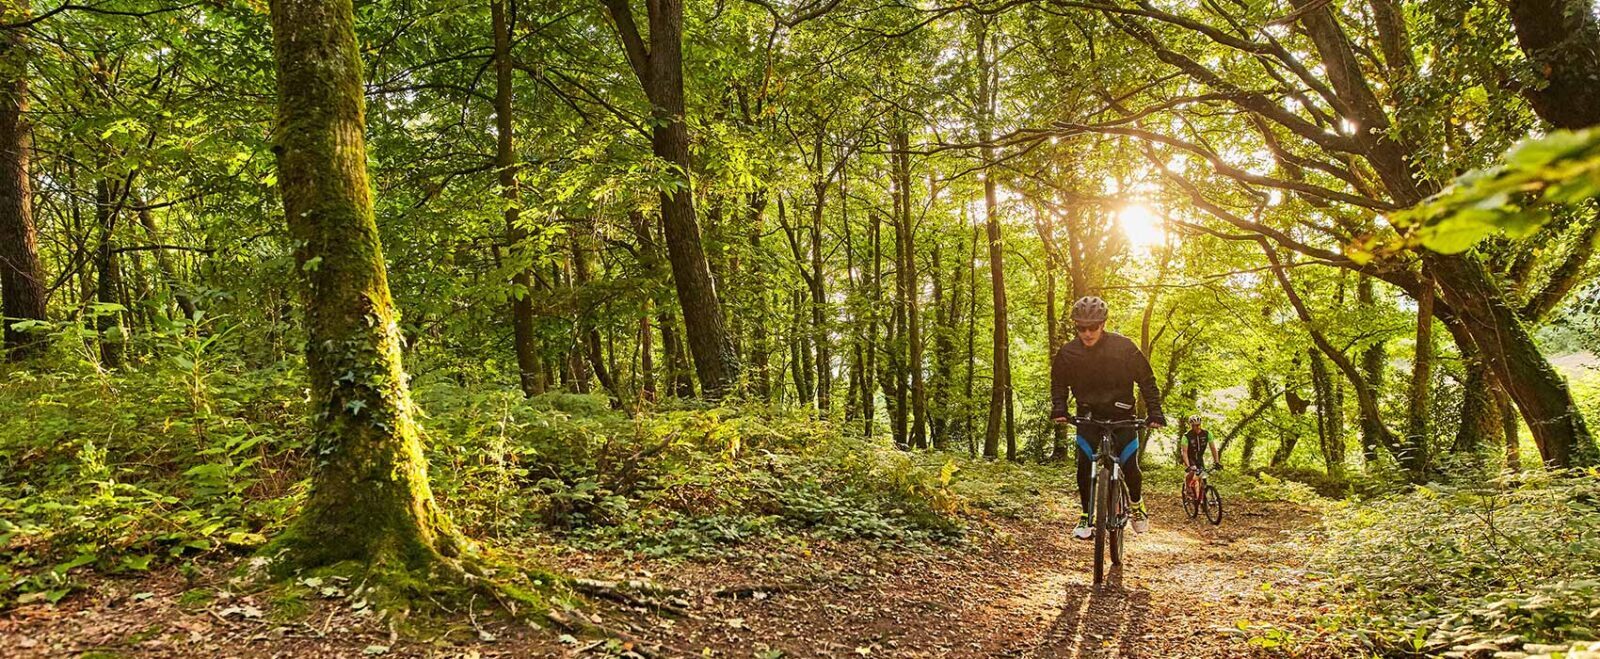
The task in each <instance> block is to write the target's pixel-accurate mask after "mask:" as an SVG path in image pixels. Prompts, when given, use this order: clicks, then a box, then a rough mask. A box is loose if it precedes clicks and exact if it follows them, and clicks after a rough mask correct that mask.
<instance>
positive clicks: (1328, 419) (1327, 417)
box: [1306, 348, 1344, 476]
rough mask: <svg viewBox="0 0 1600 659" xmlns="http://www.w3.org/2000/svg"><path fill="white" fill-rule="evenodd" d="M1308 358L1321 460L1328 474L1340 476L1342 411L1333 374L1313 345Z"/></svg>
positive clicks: (1342, 435)
mask: <svg viewBox="0 0 1600 659" xmlns="http://www.w3.org/2000/svg"><path fill="white" fill-rule="evenodd" d="M1306 354H1307V356H1308V357H1309V358H1310V361H1311V382H1312V385H1313V386H1314V387H1315V389H1316V394H1317V435H1318V438H1319V439H1320V441H1321V448H1322V462H1323V465H1324V466H1325V468H1326V469H1327V471H1328V475H1330V476H1343V475H1344V434H1343V430H1344V429H1343V428H1342V426H1343V424H1342V423H1340V418H1341V417H1342V416H1343V415H1344V410H1343V409H1342V406H1341V405H1340V402H1339V399H1338V396H1337V395H1336V394H1335V392H1334V386H1333V377H1332V376H1331V375H1330V374H1329V373H1328V365H1327V362H1325V361H1323V358H1322V353H1321V352H1320V351H1318V350H1317V349H1315V348H1313V349H1311V350H1307V351H1306Z"/></svg>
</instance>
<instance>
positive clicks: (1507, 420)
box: [1494, 390, 1522, 471]
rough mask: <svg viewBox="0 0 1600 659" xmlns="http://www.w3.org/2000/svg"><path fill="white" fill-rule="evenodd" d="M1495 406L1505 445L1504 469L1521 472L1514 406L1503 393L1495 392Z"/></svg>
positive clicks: (1519, 442)
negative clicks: (1498, 414)
mask: <svg viewBox="0 0 1600 659" xmlns="http://www.w3.org/2000/svg"><path fill="white" fill-rule="evenodd" d="M1494 402H1495V406H1496V407H1498V408H1499V410H1500V423H1501V434H1502V435H1503V436H1504V437H1505V443H1506V469H1509V470H1511V471H1522V436H1521V434H1522V433H1521V429H1520V428H1518V427H1517V412H1516V405H1515V404H1513V403H1512V402H1511V397H1510V396H1508V395H1506V393H1505V392H1504V391H1500V390H1496V391H1495V397H1494Z"/></svg>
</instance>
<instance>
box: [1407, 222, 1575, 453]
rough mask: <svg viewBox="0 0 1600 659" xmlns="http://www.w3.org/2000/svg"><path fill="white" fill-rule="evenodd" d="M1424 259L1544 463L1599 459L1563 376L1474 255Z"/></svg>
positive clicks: (1432, 255)
mask: <svg viewBox="0 0 1600 659" xmlns="http://www.w3.org/2000/svg"><path fill="white" fill-rule="evenodd" d="M1424 262H1425V263H1426V264H1427V266H1428V268H1429V270H1430V271H1431V272H1433V273H1434V275H1435V277H1436V278H1437V281H1438V282H1439V291H1440V294H1441V297H1442V298H1443V300H1444V301H1445V302H1447V303H1449V304H1450V306H1451V307H1453V308H1454V309H1455V311H1456V312H1457V313H1459V314H1460V316H1461V320H1462V324H1463V328H1464V330H1465V333H1466V334H1468V335H1469V336H1470V337H1471V340H1472V341H1473V342H1474V343H1476V345H1477V348H1478V352H1479V354H1480V355H1481V356H1482V358H1483V359H1484V361H1485V362H1486V363H1487V364H1488V365H1489V368H1490V370H1491V371H1492V372H1493V373H1494V376H1495V379H1496V380H1498V381H1499V382H1500V383H1501V384H1503V385H1505V387H1506V393H1508V394H1510V396H1511V400H1512V401H1513V402H1515V403H1516V406H1517V409H1518V410H1520V411H1521V412H1522V418H1523V419H1525V420H1527V422H1528V427H1529V428H1531V429H1532V431H1533V439H1534V442H1535V443H1536V444H1537V445H1538V446H1539V452H1540V454H1541V457H1543V458H1544V462H1545V464H1546V465H1549V466H1551V467H1574V466H1589V465H1593V464H1596V463H1600V450H1597V449H1596V447H1595V444H1594V438H1593V437H1591V436H1590V434H1589V428H1588V426H1587V425H1586V424H1585V423H1584V420H1583V415H1582V414H1581V413H1580V412H1579V411H1578V407H1577V404H1576V402H1575V401H1573V399H1572V392H1571V390H1569V389H1568V388H1567V383H1566V380H1565V379H1563V378H1562V377H1561V374H1560V373H1558V372H1556V370H1555V368H1554V367H1553V366H1551V365H1550V360H1548V359H1546V358H1545V356H1544V354H1543V353H1541V352H1539V347H1538V345H1537V344H1535V343H1534V342H1533V335H1532V333H1531V332H1529V331H1528V328H1527V326H1526V325H1525V324H1524V323H1523V320H1522V318H1521V317H1520V316H1519V315H1518V313H1517V310H1516V309H1514V308H1512V307H1511V305H1510V304H1509V303H1508V302H1507V301H1506V298H1505V296H1504V295H1503V294H1502V293H1501V292H1500V290H1499V289H1498V288H1497V287H1496V286H1495V285H1494V284H1493V282H1491V281H1490V279H1489V275H1488V273H1487V272H1486V271H1485V269H1484V267H1483V264H1482V263H1481V262H1480V261H1479V260H1478V257H1477V256H1476V255H1474V254H1470V253H1469V254H1459V255H1443V254H1432V253H1429V254H1426V255H1425V256H1424Z"/></svg>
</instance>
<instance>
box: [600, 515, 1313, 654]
mask: <svg viewBox="0 0 1600 659" xmlns="http://www.w3.org/2000/svg"><path fill="white" fill-rule="evenodd" d="M1230 503H1231V507H1230V508H1228V516H1227V518H1226V519H1224V520H1223V523H1222V525H1221V526H1217V527H1213V526H1211V525H1210V524H1208V523H1206V522H1205V521H1204V520H1198V521H1190V520H1189V519H1188V518H1187V517H1186V516H1185V515H1184V513H1183V510H1182V508H1181V506H1180V505H1179V504H1178V501H1177V497H1176V496H1175V495H1170V494H1163V495H1152V496H1151V514H1152V518H1153V521H1154V524H1153V526H1152V528H1151V530H1150V531H1149V532H1147V533H1145V534H1142V535H1140V536H1139V537H1138V538H1137V539H1135V540H1134V542H1133V543H1131V544H1130V545H1129V547H1128V550H1127V554H1126V556H1127V565H1126V571H1125V572H1124V573H1123V574H1121V575H1120V583H1117V584H1113V587H1111V588H1108V589H1096V588H1094V587H1093V585H1092V584H1093V578H1092V575H1091V573H1090V566H1091V560H1092V556H1093V543H1090V542H1082V541H1073V540H1072V539H1071V538H1070V537H1069V535H1068V527H1067V524H1068V521H1067V520H1069V519H1072V518H1069V517H1068V516H1067V514H1066V513H1067V511H1066V510H1056V511H1052V512H1051V514H1049V515H1046V516H1043V517H1042V518H1039V519H1034V520H1029V521H1025V522H1014V521H1008V522H1004V523H1002V524H1001V525H1000V526H999V527H998V530H999V531H1000V532H999V533H997V534H996V537H994V538H992V539H990V540H985V541H982V542H977V543H974V544H973V545H972V546H969V547H966V548H956V549H945V550H940V551H937V552H934V553H932V554H928V553H922V552H884V553H882V554H880V555H877V556H875V557H870V558H868V557H863V556H861V555H860V554H855V555H854V556H853V557H852V555H850V554H848V553H845V552H843V551H841V552H840V553H838V554H834V553H832V552H817V553H816V554H813V555H811V556H807V557H803V558H801V559H800V562H799V563H798V564H788V565H785V563H788V560H794V559H787V560H785V559H781V558H779V557H776V556H774V557H772V558H770V559H768V560H766V561H757V562H753V563H751V562H744V561H736V562H732V563H728V564H722V565H701V566H698V567H692V568H687V569H685V568H679V571H678V572H677V573H675V574H655V575H654V576H655V577H656V578H657V579H660V580H663V581H665V582H667V583H671V584H672V585H674V586H678V587H682V588H684V589H685V590H686V591H688V592H691V593H693V592H699V593H707V592H716V590H717V589H718V588H723V589H726V588H727V587H728V585H729V584H730V583H731V584H740V583H745V584H766V583H773V584H779V585H782V584H784V583H785V582H783V581H781V580H782V579H784V578H785V576H784V575H785V573H788V575H787V576H788V578H790V579H793V578H795V575H794V574H793V571H794V570H795V569H797V567H799V568H800V569H802V570H803V571H804V572H805V575H803V576H801V577H800V578H799V581H800V582H802V583H804V584H806V585H804V586H800V587H793V588H791V587H789V586H784V587H781V588H774V589H773V591H775V592H767V591H762V590H759V588H757V587H756V586H754V585H752V586H750V587H747V588H745V589H744V590H746V591H748V592H749V593H750V594H753V595H754V596H753V597H747V598H740V599H737V600H728V599H724V598H720V597H719V598H712V597H705V598H702V600H701V601H700V602H698V604H699V606H697V607H696V610H695V613H696V614H697V615H696V617H695V619H690V620H682V619H680V620H675V621H671V622H665V623H663V622H662V621H656V624H655V625H654V626H655V627H656V628H655V629H654V630H650V631H653V632H655V633H654V634H651V633H646V634H642V635H641V636H642V637H652V636H653V637H655V638H658V639H662V641H663V642H664V644H665V645H666V646H668V647H669V648H672V649H673V650H676V651H678V652H693V653H695V654H699V653H701V652H703V651H704V650H705V649H706V648H710V649H711V650H712V653H713V654H715V655H718V656H738V657H748V656H751V655H752V652H755V653H758V654H756V656H764V655H761V654H759V653H761V652H768V653H769V654H767V655H765V656H777V655H773V654H770V653H771V651H775V650H782V651H783V652H784V653H785V654H784V655H782V656H795V657H809V656H837V657H858V656H874V657H877V656H893V657H1026V658H1039V659H1046V658H1054V657H1062V658H1072V659H1079V658H1084V659H1087V658H1099V657H1177V656H1183V657H1233V656H1249V655H1250V654H1251V653H1252V648H1250V647H1249V645H1248V644H1247V643H1246V638H1245V636H1244V635H1243V634H1241V633H1240V632H1239V628H1238V627H1237V623H1238V622H1240V621H1249V622H1253V623H1261V622H1273V623H1280V624H1282V623H1291V624H1293V623H1297V622H1298V623H1304V622H1306V621H1307V620H1308V619H1309V618H1310V612H1307V611H1302V610H1297V609H1296V608H1295V607H1294V606H1293V605H1292V604H1291V603H1289V602H1288V601H1286V598H1285V597H1283V595H1284V594H1285V593H1286V592H1287V591H1292V590H1295V589H1296V588H1297V587H1298V586H1299V585H1300V584H1301V580H1302V577H1303V569H1302V565H1301V562H1300V558H1299V556H1298V552H1297V551H1287V550H1285V548H1284V547H1283V546H1282V542H1283V541H1285V540H1288V539H1289V536H1288V534H1287V533H1288V532H1292V531H1293V530H1296V529H1300V528H1304V527H1306V526H1308V525H1311V524H1313V523H1314V522H1315V519H1316V518H1315V517H1314V516H1313V515H1311V514H1310V513H1308V512H1307V511H1305V510H1302V509H1300V508H1297V507H1296V506H1294V505H1292V504H1287V503H1281V502H1268V503H1264V502H1256V501H1242V500H1235V501H1233V502H1230ZM1069 505H1070V507H1071V508H1072V512H1073V513H1074V515H1075V512H1076V505H1071V504H1069ZM841 549H843V548H842V547H841ZM575 567H576V566H575ZM591 567H592V566H591ZM1114 576H1115V575H1114ZM633 624H634V625H636V627H635V628H636V629H648V627H650V626H652V625H651V622H650V621H649V620H646V619H636V620H634V621H633ZM668 653H669V654H672V653H673V652H670V651H669V652H668Z"/></svg>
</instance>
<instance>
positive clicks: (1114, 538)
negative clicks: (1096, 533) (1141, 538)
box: [1111, 481, 1130, 565]
mask: <svg viewBox="0 0 1600 659" xmlns="http://www.w3.org/2000/svg"><path fill="white" fill-rule="evenodd" d="M1111 489H1112V490H1113V491H1114V492H1116V494H1115V495H1114V496H1115V501H1116V502H1117V507H1116V510H1114V511H1113V513H1114V517H1113V519H1115V520H1116V523H1115V524H1112V525H1111V526H1112V528H1111V564H1112V565H1122V541H1123V540H1126V539H1127V536H1126V535H1125V534H1124V531H1126V530H1127V528H1128V509H1129V508H1130V505H1129V504H1128V491H1127V489H1125V487H1124V486H1123V483H1122V482H1120V481H1118V482H1116V483H1114V484H1113V486H1112V488H1111Z"/></svg>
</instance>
